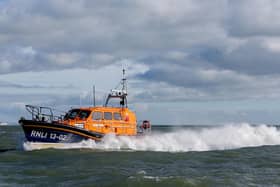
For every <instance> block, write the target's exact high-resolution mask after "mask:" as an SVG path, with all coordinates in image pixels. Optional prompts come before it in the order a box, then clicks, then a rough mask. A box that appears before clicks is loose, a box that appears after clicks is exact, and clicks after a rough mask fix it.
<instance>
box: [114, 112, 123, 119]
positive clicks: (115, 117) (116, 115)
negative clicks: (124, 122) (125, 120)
mask: <svg viewBox="0 0 280 187" xmlns="http://www.w3.org/2000/svg"><path fill="white" fill-rule="evenodd" d="M121 119H122V116H121V114H120V113H118V112H115V113H114V120H121Z"/></svg>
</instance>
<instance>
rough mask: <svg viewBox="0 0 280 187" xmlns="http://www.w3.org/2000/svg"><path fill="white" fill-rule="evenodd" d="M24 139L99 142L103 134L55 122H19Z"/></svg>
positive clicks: (58, 141) (55, 141)
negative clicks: (90, 140)
mask: <svg viewBox="0 0 280 187" xmlns="http://www.w3.org/2000/svg"><path fill="white" fill-rule="evenodd" d="M19 123H20V124H21V126H22V128H23V130H24V133H25V137H26V139H27V141H29V142H40V143H78V142H81V141H83V140H88V139H92V140H95V141H100V140H101V138H102V137H103V136H104V134H101V133H97V132H91V131H87V130H85V129H81V128H77V127H73V126H69V125H64V124H61V123H57V122H52V123H48V122H42V121H35V120H20V121H19Z"/></svg>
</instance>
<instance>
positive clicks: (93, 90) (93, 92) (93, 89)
mask: <svg viewBox="0 0 280 187" xmlns="http://www.w3.org/2000/svg"><path fill="white" fill-rule="evenodd" d="M92 99H93V106H94V107H95V85H93V87H92Z"/></svg>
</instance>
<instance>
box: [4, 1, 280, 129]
mask: <svg viewBox="0 0 280 187" xmlns="http://www.w3.org/2000/svg"><path fill="white" fill-rule="evenodd" d="M279 10H280V1H278V0H265V1H264V0H159V1H150V0H134V1H131V0H120V1H116V0H108V1H104V0H44V1H38V0H24V1H22V0H0V121H8V122H17V120H18V119H19V118H20V116H27V117H28V114H27V113H26V111H25V108H24V106H25V105H26V104H33V105H42V106H51V107H54V108H57V109H58V110H63V111H64V110H68V109H69V108H70V107H78V106H80V105H83V106H84V105H85V106H89V105H91V104H92V86H93V85H95V87H96V100H97V101H96V102H97V104H98V105H102V104H103V103H104V100H105V97H106V94H107V93H108V92H109V91H110V89H112V88H114V87H115V86H116V85H117V84H118V83H119V81H120V79H121V78H122V68H125V69H126V72H127V75H126V76H127V79H128V94H129V97H128V102H129V107H130V108H131V109H132V110H134V111H136V113H137V116H138V120H141V119H150V120H151V122H152V124H169V125H182V124H194V125H216V124H231V123H241V122H246V123H252V124H279V123H280V11H279Z"/></svg>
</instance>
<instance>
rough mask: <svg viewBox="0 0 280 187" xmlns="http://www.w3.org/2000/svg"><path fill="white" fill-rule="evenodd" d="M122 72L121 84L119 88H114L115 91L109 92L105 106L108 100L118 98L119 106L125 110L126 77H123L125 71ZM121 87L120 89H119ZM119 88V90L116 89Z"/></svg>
mask: <svg viewBox="0 0 280 187" xmlns="http://www.w3.org/2000/svg"><path fill="white" fill-rule="evenodd" d="M122 71H123V78H122V80H121V83H120V85H119V86H117V87H116V89H113V90H111V92H110V93H109V94H108V96H107V99H106V102H105V106H107V105H108V103H109V100H110V99H111V98H119V99H120V106H121V107H122V108H124V107H126V108H127V99H126V96H127V84H126V77H125V69H123V70H122ZM120 86H121V88H120ZM118 87H119V89H118Z"/></svg>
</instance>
